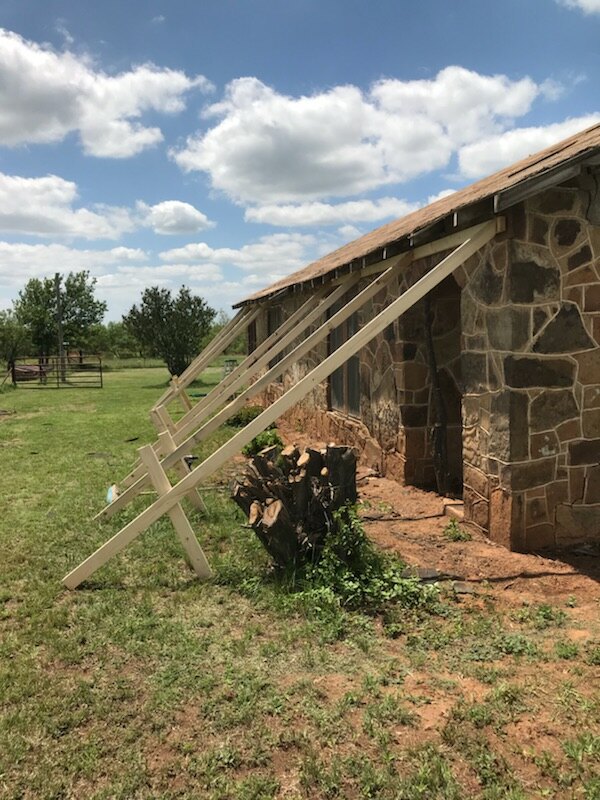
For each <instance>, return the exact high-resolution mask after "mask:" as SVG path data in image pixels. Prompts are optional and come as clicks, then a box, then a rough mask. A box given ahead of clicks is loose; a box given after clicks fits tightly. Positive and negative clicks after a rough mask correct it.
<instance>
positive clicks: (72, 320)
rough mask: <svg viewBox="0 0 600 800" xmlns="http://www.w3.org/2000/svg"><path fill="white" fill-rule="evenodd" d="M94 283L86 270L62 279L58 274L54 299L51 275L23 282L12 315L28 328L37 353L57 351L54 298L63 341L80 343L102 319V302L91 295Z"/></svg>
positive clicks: (73, 343) (74, 345)
mask: <svg viewBox="0 0 600 800" xmlns="http://www.w3.org/2000/svg"><path fill="white" fill-rule="evenodd" d="M95 286H96V279H95V278H90V274H89V272H87V271H82V272H70V273H69V274H68V275H67V277H66V278H65V279H64V281H63V280H62V276H59V291H58V295H59V297H58V298H57V292H56V285H55V281H54V279H52V278H43V279H42V280H40V279H39V278H32V279H31V280H29V281H28V282H27V283H26V284H25V287H24V289H22V290H21V291H20V292H19V297H18V299H17V300H16V301H15V304H14V307H15V315H16V318H17V319H18V321H19V322H20V323H21V324H22V325H24V326H25V327H26V328H27V329H28V331H29V334H30V336H31V340H32V342H33V345H34V347H35V348H36V349H37V351H38V353H39V354H40V356H48V355H50V354H51V353H54V352H57V348H58V303H57V299H59V300H60V309H61V317H62V329H63V337H64V340H65V342H68V343H69V345H70V346H71V347H74V348H79V347H83V346H84V344H85V339H86V335H87V333H88V331H89V329H90V328H91V326H93V325H96V324H97V323H99V322H101V321H102V317H103V316H104V312H105V311H106V303H104V302H102V301H101V300H96V298H95V297H94V289H95Z"/></svg>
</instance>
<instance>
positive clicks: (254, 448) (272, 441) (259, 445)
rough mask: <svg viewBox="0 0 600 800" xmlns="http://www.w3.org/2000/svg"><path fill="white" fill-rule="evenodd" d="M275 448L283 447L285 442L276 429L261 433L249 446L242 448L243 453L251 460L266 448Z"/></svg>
mask: <svg viewBox="0 0 600 800" xmlns="http://www.w3.org/2000/svg"><path fill="white" fill-rule="evenodd" d="M274 446H277V447H283V442H282V441H281V438H280V436H279V434H278V433H277V431H276V430H275V429H271V430H266V431H263V433H259V434H258V436H255V437H254V439H252V441H251V442H250V443H249V444H247V445H246V446H245V447H244V448H242V453H243V454H244V455H245V456H248V458H251V457H252V456H255V455H256V454H257V453H260V451H261V450H264V449H265V447H274Z"/></svg>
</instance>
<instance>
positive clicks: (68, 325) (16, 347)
mask: <svg viewBox="0 0 600 800" xmlns="http://www.w3.org/2000/svg"><path fill="white" fill-rule="evenodd" d="M95 287H96V279H95V278H91V277H90V274H89V272H86V271H81V272H70V273H69V274H68V275H67V276H66V277H63V276H60V280H59V281H57V282H55V281H54V280H53V279H51V278H43V279H39V278H32V279H31V280H29V281H28V282H27V283H26V284H25V286H24V287H23V289H22V290H21V291H20V292H19V295H18V297H17V299H16V300H15V301H14V303H13V308H12V309H10V310H5V311H0V360H1V361H2V362H4V363H5V364H7V365H9V364H10V363H11V362H12V361H13V360H14V359H16V358H19V357H25V356H28V357H37V358H47V357H49V356H54V355H57V354H58V340H59V336H58V325H59V318H60V321H61V323H62V336H63V340H64V342H65V349H67V350H70V351H73V350H77V351H83V352H85V353H88V354H98V355H102V356H103V357H104V358H119V359H126V358H132V357H143V358H160V359H162V360H163V361H164V362H165V364H166V365H167V368H168V369H169V371H170V372H171V374H173V375H180V374H181V373H182V372H183V371H184V370H185V369H186V367H187V366H188V365H189V364H190V363H191V361H192V360H193V359H194V358H195V356H196V355H197V354H198V353H199V352H200V350H201V349H202V348H203V347H204V346H205V345H206V344H207V343H208V342H209V341H210V340H211V339H212V338H213V337H214V336H215V335H216V334H217V333H218V332H219V330H221V329H222V328H223V327H224V326H225V325H226V324H227V322H228V317H227V315H226V314H225V313H224V312H218V313H217V312H216V311H215V310H214V309H213V308H211V307H210V306H209V305H208V304H207V303H206V302H205V300H203V298H201V297H198V296H197V295H193V294H192V292H191V291H190V289H188V288H187V287H185V286H182V287H181V288H180V289H179V292H178V293H177V294H175V295H173V294H171V292H170V290H169V289H165V288H160V287H158V286H151V287H149V288H147V289H145V290H144V291H143V293H142V296H141V299H140V302H139V303H138V304H135V305H133V306H132V307H131V308H130V310H129V311H128V312H127V313H126V314H125V315H124V316H123V318H122V320H121V321H119V322H108V323H104V322H103V319H104V315H105V313H106V303H104V302H103V301H101V300H98V299H97V298H96V297H95ZM245 348H246V341H245V337H243V336H240V337H239V338H238V340H237V341H236V342H234V343H233V344H232V345H231V346H230V347H229V348H228V352H230V353H242V352H245Z"/></svg>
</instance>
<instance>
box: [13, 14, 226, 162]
mask: <svg viewBox="0 0 600 800" xmlns="http://www.w3.org/2000/svg"><path fill="white" fill-rule="evenodd" d="M211 88H212V87H211V84H210V83H209V81H208V80H207V79H206V78H204V77H203V76H197V77H193V78H191V77H188V76H187V75H186V74H185V73H183V72H180V71H177V70H171V69H159V68H158V67H156V66H154V65H153V64H143V65H140V66H136V67H133V68H132V69H130V70H129V71H127V72H121V73H119V74H116V75H108V74H106V73H104V72H102V71H100V70H98V69H96V68H95V67H94V65H93V64H92V62H91V60H90V59H89V58H85V57H83V56H80V55H75V54H73V53H71V52H68V51H67V52H60V53H59V52H56V51H54V50H52V49H50V47H48V46H41V45H38V44H36V43H34V42H30V41H27V40H26V39H23V38H22V37H21V36H19V35H18V34H16V33H12V32H10V31H6V30H2V29H0V144H4V145H9V146H14V145H20V144H26V143H48V142H59V141H61V140H62V139H64V138H65V136H67V134H69V133H72V132H77V133H78V135H79V138H80V140H81V143H82V145H83V149H84V151H85V152H86V153H87V154H89V155H93V156H101V157H108V158H127V157H129V156H133V155H136V154H137V153H139V152H141V151H142V150H144V149H146V148H148V147H151V146H153V145H156V144H157V143H158V142H160V141H161V140H162V138H163V136H162V133H161V131H160V129H159V128H157V127H149V126H145V125H144V124H143V123H142V122H140V118H141V117H142V115H143V114H144V113H145V112H149V111H150V112H152V111H153V112H160V113H164V114H175V113H177V112H179V111H182V110H183V109H184V108H185V95H186V94H187V93H188V92H189V91H190V90H192V89H199V90H201V91H209V90H210V89H211Z"/></svg>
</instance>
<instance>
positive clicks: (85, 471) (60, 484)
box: [0, 365, 600, 800]
mask: <svg viewBox="0 0 600 800" xmlns="http://www.w3.org/2000/svg"><path fill="white" fill-rule="evenodd" d="M220 375H221V370H220V367H219V366H218V365H216V366H215V367H213V368H212V369H211V370H210V371H207V373H205V375H204V376H203V377H202V380H201V381H200V382H199V383H198V385H197V387H196V388H193V389H192V393H193V392H194V391H196V390H198V391H208V390H209V388H210V386H211V385H214V382H215V381H216V380H218V379H219V377H220ZM167 377H168V376H167V373H166V370H164V369H158V368H153V369H149V368H146V369H144V368H140V369H135V370H118V371H115V372H112V373H108V374H107V376H106V387H105V389H104V390H101V391H100V390H88V391H48V392H46V391H35V392H34V391H28V390H20V389H19V390H17V391H14V392H12V391H11V392H6V393H4V394H3V395H2V404H1V405H2V408H3V409H4V410H7V411H11V412H14V413H10V414H5V415H2V417H1V418H0V458H1V464H2V467H1V469H0V496H1V497H2V498H3V501H4V502H3V506H2V515H1V517H0V564H1V565H2V566H1V570H2V582H1V584H0V709H1V710H0V796H1V797H2V798H15V800H16V798H23V800H34V799H35V800H38V799H39V798H43V799H44V798H48V800H49V799H50V798H82V797H85V798H94V799H98V800H99V799H100V798H106V799H108V798H111V799H112V798H123V800H125V799H126V800H131V798H140V800H141V799H142V798H143V799H144V800H146V798H156V800H158V799H159V798H160V799H161V800H171V798H173V799H174V798H181V799H182V800H183V799H185V798H189V799H190V800H191V798H199V797H200V798H206V799H207V800H225V799H226V798H227V800H230V799H233V800H263V799H265V800H268V798H287V799H289V798H292V799H294V800H300V798H311V799H312V798H316V800H320V798H332V797H333V798H382V799H383V800H402V799H406V800H413V798H417V800H418V798H423V799H425V798H439V800H442V799H443V800H461V799H462V798H464V797H470V798H481V799H482V800H483V799H485V800H492V798H512V799H513V800H517V799H520V798H530V797H551V798H565V800H566V798H584V799H585V798H588V800H589V798H597V797H599V796H600V786H599V783H598V774H599V770H600V745H599V742H600V725H599V720H600V696H599V691H598V688H599V687H598V664H600V645H599V642H600V630H599V628H598V626H596V627H595V628H594V629H590V630H589V631H588V632H587V634H586V636H582V635H581V633H582V632H581V631H580V630H579V629H578V627H577V621H576V614H577V611H578V608H577V604H576V603H575V602H573V603H567V605H566V607H565V608H557V607H554V606H551V605H538V606H524V607H523V608H522V609H519V610H518V611H516V612H515V611H513V612H512V613H507V612H505V611H503V610H502V608H501V607H500V604H499V603H498V602H497V599H498V598H497V595H495V594H494V590H493V589H486V590H485V592H484V596H474V597H468V598H464V599H463V600H462V602H460V603H458V602H457V601H456V599H455V598H454V596H453V594H452V593H451V592H450V593H448V596H447V599H444V593H443V592H442V593H441V595H439V594H438V593H437V592H435V591H434V592H431V597H430V598H429V599H430V601H431V602H429V601H428V602H423V598H422V596H421V595H419V594H418V591H417V589H414V588H411V595H410V598H413V600H415V602H408V600H409V599H410V598H407V597H406V596H404V597H403V595H402V592H401V591H400V587H402V586H403V584H400V583H399V582H398V583H397V584H396V588H395V589H394V591H390V589H389V583H385V584H382V585H381V586H376V585H375V584H374V583H373V582H369V581H364V582H362V583H361V582H359V583H358V584H356V583H354V582H353V581H354V578H353V576H352V574H351V573H348V574H344V573H340V571H339V570H338V568H337V567H336V565H335V559H334V558H333V556H334V555H335V554H334V553H332V557H331V558H330V559H328V560H326V561H325V562H324V564H323V565H322V568H321V570H320V573H319V575H315V576H313V577H314V580H313V581H312V583H310V584H309V585H305V586H301V587H299V586H298V585H297V584H296V585H294V584H293V583H292V588H290V584H289V582H288V583H286V582H285V581H282V580H280V579H278V578H277V577H276V576H275V575H274V574H273V572H272V571H271V570H270V568H269V565H268V562H267V559H266V556H265V554H264V553H263V551H262V548H261V546H260V545H259V544H258V542H257V541H256V539H255V537H254V535H253V534H252V532H251V531H249V530H247V529H245V528H243V527H242V525H241V523H242V522H243V520H242V519H241V517H240V516H239V513H238V510H237V508H236V506H235V505H234V504H233V503H232V502H231V501H229V499H228V497H227V490H226V487H224V486H223V485H222V483H219V480H222V479H223V478H222V476H221V478H218V479H216V480H215V481H214V482H211V483H209V484H208V485H206V486H205V487H204V488H203V497H204V499H205V502H206V505H207V513H206V514H205V515H203V516H201V515H198V514H197V513H195V512H193V511H191V509H187V510H188V513H189V516H190V519H191V520H192V522H193V524H194V527H195V529H196V530H197V532H198V536H199V538H200V540H201V542H202V545H203V547H205V549H206V552H207V554H208V556H209V559H210V561H211V563H212V565H213V567H214V569H215V579H214V580H212V581H210V582H208V583H204V584H202V583H199V582H198V581H197V580H196V579H195V578H194V575H193V573H192V572H191V571H190V570H189V568H188V566H187V565H186V563H185V560H184V558H183V555H182V551H181V549H180V546H179V544H178V542H177V539H176V537H175V536H174V534H173V531H172V529H171V527H170V524H169V523H168V521H165V520H163V521H161V522H159V523H158V524H156V525H155V526H153V528H152V529H151V530H150V531H149V532H147V533H146V534H145V535H144V536H142V537H141V538H140V539H139V540H137V541H136V542H135V543H134V544H132V545H131V546H130V547H129V548H127V549H126V550H125V551H124V552H123V553H122V554H121V555H119V556H118V557H117V558H115V559H114V560H113V561H111V562H110V563H109V564H108V565H107V566H106V567H104V568H103V569H102V570H100V571H99V572H98V573H96V575H94V576H93V579H92V580H91V581H89V582H88V583H87V584H85V585H84V586H82V587H81V588H80V589H79V590H77V591H75V592H67V591H65V590H64V589H63V588H62V585H61V583H60V579H61V578H62V576H63V575H64V574H65V573H66V572H67V571H68V570H69V569H71V568H72V567H73V566H74V565H75V564H77V563H78V562H79V561H80V560H81V559H82V558H84V557H85V556H87V555H89V553H90V552H91V551H92V550H93V549H94V548H95V547H97V546H98V545H99V544H101V543H102V542H104V541H105V540H106V539H107V538H108V537H109V536H110V535H111V534H112V533H114V532H116V531H117V530H118V528H119V527H120V525H121V524H122V523H123V522H124V521H125V520H128V519H131V518H133V516H134V515H135V514H136V513H138V512H139V510H140V509H141V508H143V506H144V503H145V502H147V498H141V499H140V500H139V502H138V503H136V504H135V507H132V508H131V509H128V510H127V511H126V512H125V513H124V514H123V515H121V516H120V517H119V519H115V520H111V521H110V522H109V523H106V524H104V525H102V526H99V525H97V524H95V523H93V522H92V521H91V519H92V516H93V515H94V514H95V513H96V512H97V511H98V510H99V508H100V507H101V505H102V503H103V498H104V495H105V491H106V487H107V486H108V485H109V484H110V483H112V482H114V481H116V480H118V478H119V477H120V476H122V475H124V474H126V473H127V472H128V471H129V468H130V465H131V462H132V461H133V459H134V458H135V455H136V448H137V447H139V446H141V445H143V444H145V443H147V442H149V441H151V440H152V429H151V426H150V423H149V421H148V417H147V409H148V408H149V407H150V406H151V404H152V402H153V401H154V400H155V399H156V397H158V396H159V395H160V394H161V393H162V392H163V391H164V388H165V383H166V380H167ZM232 433H233V430H227V429H225V430H224V431H223V432H221V433H220V434H219V436H218V437H217V438H216V439H213V440H212V441H211V442H208V443H206V444H205V445H204V446H203V448H202V450H201V451H199V455H203V454H206V453H208V452H209V451H210V450H211V449H214V447H216V446H217V445H218V444H220V443H221V442H222V441H224V440H225V439H226V438H227V437H228V436H230V435H231V434H232ZM342 544H343V542H342ZM369 558H371V555H369ZM373 563H375V562H373ZM382 563H383V562H382ZM386 563H387V562H386ZM387 569H388V567H386V570H387ZM389 569H390V570H391V571H390V572H389V574H387V578H390V577H391V578H392V579H393V580H395V578H394V572H393V569H392V568H391V567H390V568H389ZM327 575H329V576H330V577H331V583H332V584H335V581H336V580H337V581H339V582H340V585H339V586H337V587H335V586H334V588H335V589H336V591H333V592H332V591H329V590H328V589H327V587H326V586H325V583H324V581H325V579H328V578H327ZM386 580H387V579H386ZM386 587H388V588H386ZM299 589H301V590H299ZM344 598H346V599H345V600H344ZM357 598H358V599H357ZM366 600H368V601H369V602H365V601H366ZM398 600H400V602H398ZM365 605H366V606H368V613H367V612H365V611H364V610H361V609H364V608H365ZM407 605H408V607H407Z"/></svg>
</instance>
